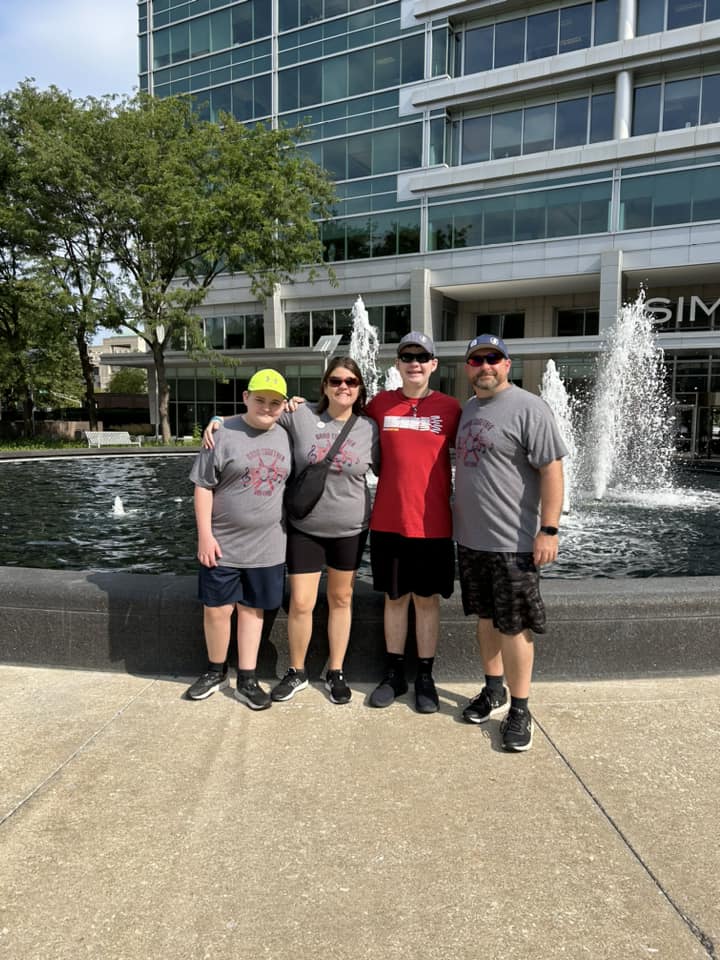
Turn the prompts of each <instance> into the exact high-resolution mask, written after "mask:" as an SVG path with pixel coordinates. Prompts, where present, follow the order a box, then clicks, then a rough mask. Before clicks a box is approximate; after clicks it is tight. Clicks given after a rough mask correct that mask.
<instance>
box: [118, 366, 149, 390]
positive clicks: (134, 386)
mask: <svg viewBox="0 0 720 960" xmlns="http://www.w3.org/2000/svg"><path fill="white" fill-rule="evenodd" d="M147 389H148V382H147V372H146V371H145V370H138V368H137V367H123V369H122V370H116V371H115V373H114V374H113V375H112V377H110V383H109V384H108V393H147Z"/></svg>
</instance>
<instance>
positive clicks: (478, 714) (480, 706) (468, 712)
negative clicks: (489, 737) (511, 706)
mask: <svg viewBox="0 0 720 960" xmlns="http://www.w3.org/2000/svg"><path fill="white" fill-rule="evenodd" d="M507 702H508V697H507V690H506V689H505V687H503V688H502V690H501V691H500V692H499V693H498V692H495V691H493V690H490V688H489V687H483V688H482V690H481V691H480V693H479V694H478V695H477V696H476V697H473V698H472V700H471V701H470V703H469V704H468V705H467V706H466V707H465V709H464V710H463V713H462V715H463V720H464V721H465V722H466V723H485V721H486V720H490V718H491V717H497V716H498V715H499V714H501V713H504V712H505V710H506V709H507Z"/></svg>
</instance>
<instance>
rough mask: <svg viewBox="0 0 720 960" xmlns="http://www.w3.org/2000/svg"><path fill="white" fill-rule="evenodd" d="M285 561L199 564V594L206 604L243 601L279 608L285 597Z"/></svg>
mask: <svg viewBox="0 0 720 960" xmlns="http://www.w3.org/2000/svg"><path fill="white" fill-rule="evenodd" d="M284 586H285V564H284V563H278V564H277V565H276V566H274V567H254V568H252V569H246V568H244V567H243V568H239V567H202V566H201V567H200V571H199V573H198V596H199V598H200V601H201V603H202V604H203V605H204V606H206V607H225V606H227V605H228V604H234V603H241V604H242V605H243V606H244V607H253V608H254V609H256V610H277V608H278V607H279V606H280V604H281V603H282V600H283V589H284Z"/></svg>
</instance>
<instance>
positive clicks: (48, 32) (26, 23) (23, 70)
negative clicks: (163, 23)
mask: <svg viewBox="0 0 720 960" xmlns="http://www.w3.org/2000/svg"><path fill="white" fill-rule="evenodd" d="M2 7H3V8H4V9H3V10H2V11H0V48H1V49H2V51H3V57H2V62H0V90H9V89H12V88H13V87H15V86H17V84H18V83H20V81H21V80H24V79H25V78H26V77H34V78H35V80H36V82H37V85H38V86H39V87H47V86H49V85H50V84H55V86H57V87H59V88H60V89H61V90H66V91H69V92H70V93H72V94H73V95H74V96H76V97H84V96H88V95H96V96H97V95H100V94H103V93H131V92H132V90H133V88H135V87H136V86H137V83H138V79H137V70H138V66H137V4H136V3H135V0H64V2H63V3H58V2H57V0H24V2H23V4H22V13H19V12H18V7H17V6H15V5H14V4H7V3H3V4H2ZM8 8H10V9H8ZM12 8H14V12H13V9H12Z"/></svg>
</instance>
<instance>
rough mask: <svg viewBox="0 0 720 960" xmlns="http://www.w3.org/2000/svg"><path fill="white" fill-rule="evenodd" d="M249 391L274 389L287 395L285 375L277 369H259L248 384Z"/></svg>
mask: <svg viewBox="0 0 720 960" xmlns="http://www.w3.org/2000/svg"><path fill="white" fill-rule="evenodd" d="M247 388H248V392H249V393H254V392H256V391H258V390H272V391H273V392H274V393H279V394H280V395H281V396H283V397H287V383H285V377H283V376H282V374H280V373H278V372H277V370H270V369H267V370H257V371H256V372H255V373H254V374H253V375H252V376H251V377H250V383H248V385H247Z"/></svg>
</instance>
